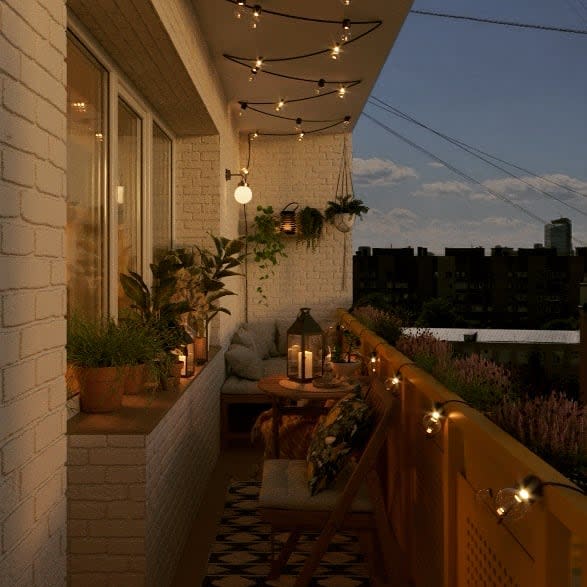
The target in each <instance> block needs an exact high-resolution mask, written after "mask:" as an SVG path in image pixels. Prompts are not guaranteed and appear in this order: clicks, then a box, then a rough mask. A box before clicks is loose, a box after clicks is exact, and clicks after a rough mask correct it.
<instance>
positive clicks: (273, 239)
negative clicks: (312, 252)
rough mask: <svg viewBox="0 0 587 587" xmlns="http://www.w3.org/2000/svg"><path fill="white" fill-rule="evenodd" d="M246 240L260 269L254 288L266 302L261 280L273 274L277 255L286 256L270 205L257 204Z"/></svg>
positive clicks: (261, 300) (277, 258)
mask: <svg viewBox="0 0 587 587" xmlns="http://www.w3.org/2000/svg"><path fill="white" fill-rule="evenodd" d="M246 241H247V243H251V245H252V247H253V252H252V254H253V259H254V261H255V263H256V264H257V266H258V267H259V269H260V271H261V275H260V277H259V280H260V281H261V284H259V285H258V286H257V288H256V291H257V294H258V295H259V298H260V299H259V302H260V303H266V302H267V296H266V295H265V294H264V291H263V285H262V282H263V281H266V280H267V279H269V278H270V277H271V275H273V267H274V266H275V265H277V263H278V262H279V257H287V254H286V252H285V243H284V242H283V236H282V233H281V232H280V231H279V224H278V222H277V221H276V219H275V218H274V216H273V208H272V207H271V206H267V207H263V206H257V215H256V216H255V218H254V220H253V228H252V232H251V234H249V235H247V236H246Z"/></svg>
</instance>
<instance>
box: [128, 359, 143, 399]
mask: <svg viewBox="0 0 587 587" xmlns="http://www.w3.org/2000/svg"><path fill="white" fill-rule="evenodd" d="M146 378H147V365H145V364H141V365H127V366H126V367H124V394H125V395H137V394H138V393H141V391H143V389H145V383H146Z"/></svg>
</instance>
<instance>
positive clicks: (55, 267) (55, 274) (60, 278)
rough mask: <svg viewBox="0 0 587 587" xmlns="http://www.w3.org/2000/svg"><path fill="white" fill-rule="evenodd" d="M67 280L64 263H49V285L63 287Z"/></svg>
mask: <svg viewBox="0 0 587 587" xmlns="http://www.w3.org/2000/svg"><path fill="white" fill-rule="evenodd" d="M66 279H67V269H66V266H65V261H52V262H51V285H65V284H66Z"/></svg>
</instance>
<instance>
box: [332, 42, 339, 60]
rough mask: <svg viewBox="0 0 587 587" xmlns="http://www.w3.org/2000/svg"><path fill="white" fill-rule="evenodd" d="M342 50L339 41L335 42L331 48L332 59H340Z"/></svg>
mask: <svg viewBox="0 0 587 587" xmlns="http://www.w3.org/2000/svg"><path fill="white" fill-rule="evenodd" d="M341 52H342V48H341V46H340V45H339V44H338V43H335V45H334V47H332V49H330V58H331V59H338V58H339V56H340V54H341Z"/></svg>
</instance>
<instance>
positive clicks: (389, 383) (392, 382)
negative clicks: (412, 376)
mask: <svg viewBox="0 0 587 587" xmlns="http://www.w3.org/2000/svg"><path fill="white" fill-rule="evenodd" d="M406 365H415V363H414V362H413V361H406V362H405V363H402V364H401V365H400V366H399V367H398V368H397V369H396V370H395V373H394V374H393V375H390V376H389V377H387V378H386V379H385V381H384V385H385V389H387V391H392V390H397V388H398V387H399V384H400V383H401V381H402V375H401V370H402V368H403V367H405V366H406Z"/></svg>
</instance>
